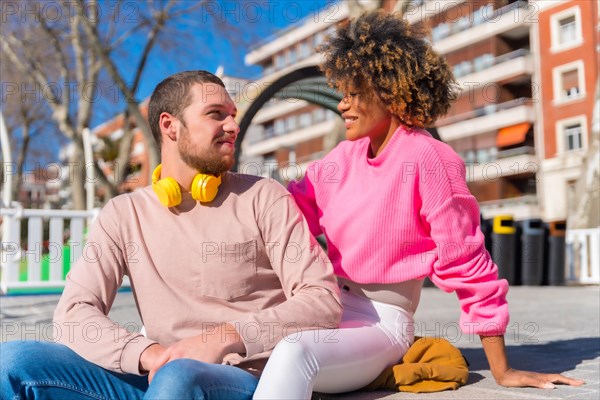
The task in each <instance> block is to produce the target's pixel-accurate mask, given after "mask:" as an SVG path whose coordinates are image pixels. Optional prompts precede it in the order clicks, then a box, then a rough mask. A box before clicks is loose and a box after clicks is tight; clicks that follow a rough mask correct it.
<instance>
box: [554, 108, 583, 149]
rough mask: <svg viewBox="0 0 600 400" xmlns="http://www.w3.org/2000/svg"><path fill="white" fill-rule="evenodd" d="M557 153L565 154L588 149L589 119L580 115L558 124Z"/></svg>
mask: <svg viewBox="0 0 600 400" xmlns="http://www.w3.org/2000/svg"><path fill="white" fill-rule="evenodd" d="M556 133H557V149H556V150H557V153H558V154H563V153H567V152H569V151H575V150H580V149H585V148H587V118H586V116H585V115H580V116H577V117H574V118H569V119H564V120H561V121H558V122H557V124H556Z"/></svg>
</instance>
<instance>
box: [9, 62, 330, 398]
mask: <svg viewBox="0 0 600 400" xmlns="http://www.w3.org/2000/svg"><path fill="white" fill-rule="evenodd" d="M235 115H236V108H235V105H234V103H233V101H232V100H231V98H230V97H229V95H228V94H227V92H226V91H225V87H224V85H223V83H222V81H221V80H220V79H219V78H217V77H216V76H214V75H212V74H210V73H208V72H204V71H188V72H182V73H178V74H175V75H173V76H170V77H168V78H167V79H165V80H164V81H163V82H161V83H160V84H159V85H158V86H157V87H156V89H155V91H154V93H153V94H152V97H151V99H150V105H149V115H148V119H149V123H150V126H151V129H152V132H153V135H154V137H155V139H156V140H157V141H158V143H159V144H160V146H161V158H162V165H161V168H158V169H157V170H156V171H155V174H154V178H153V185H152V187H146V188H144V189H142V190H139V191H136V192H134V193H131V194H127V195H122V196H118V197H116V198H114V199H113V200H112V201H110V202H109V203H108V204H107V205H106V206H105V207H104V209H103V210H102V212H101V213H100V215H99V217H98V220H97V221H96V223H95V225H94V227H93V229H92V230H91V232H90V235H89V238H88V244H87V248H86V250H85V251H84V254H86V256H85V257H82V258H81V259H79V260H78V262H77V263H76V265H75V266H74V268H73V270H72V271H71V272H70V274H69V276H68V278H67V283H66V286H65V290H64V292H63V295H62V297H61V299H60V302H59V304H58V306H57V309H56V311H55V315H54V323H55V337H56V341H57V342H58V343H38V342H20V343H17V342H9V343H4V344H2V349H1V357H2V358H1V371H2V373H1V376H0V379H1V381H0V384H1V385H2V386H1V390H2V398H3V399H4V398H6V399H9V398H33V397H35V398H39V397H44V398H69V399H71V398H90V397H93V398H110V399H134V398H149V399H150V398H152V399H154V398H158V399H188V398H194V399H196V398H202V399H204V398H211V399H212V398H227V399H235V398H240V399H242V398H251V397H252V394H253V393H254V390H255V388H256V384H257V375H259V373H260V370H261V368H262V367H263V365H264V364H265V362H266V359H267V357H268V354H269V352H270V351H271V350H272V348H273V347H274V346H275V344H276V343H277V342H278V341H279V340H280V339H282V338H283V337H285V336H286V335H290V334H293V333H295V332H298V335H301V334H302V332H301V331H302V330H306V329H314V328H319V327H332V326H334V327H335V326H337V324H338V322H339V318H340V313H341V306H340V302H339V298H338V290H337V286H336V283H335V279H334V277H333V272H332V268H331V265H330V264H329V263H327V262H326V258H325V256H324V255H323V253H322V252H321V250H320V248H319V246H318V245H317V244H316V242H315V240H314V238H313V237H312V236H311V235H310V232H309V229H308V226H307V224H306V222H305V221H304V219H303V218H302V216H301V214H300V212H299V210H298V209H297V207H296V205H295V203H294V201H293V199H292V198H291V197H290V195H289V194H288V193H287V191H285V189H283V188H282V187H281V186H280V185H279V184H277V183H274V182H270V181H268V180H265V179H261V178H257V177H250V176H245V175H238V174H234V173H230V172H227V171H228V169H229V168H230V167H231V166H232V165H233V162H234V148H235V140H236V137H237V134H238V132H239V127H238V125H237V124H236V122H235V120H234V118H235ZM190 192H191V193H190ZM213 197H214V198H213ZM125 275H127V276H128V277H129V279H130V282H131V287H132V290H133V295H134V297H135V300H136V305H137V308H138V311H139V313H140V316H141V319H142V321H143V323H144V328H145V331H146V336H142V335H141V334H140V333H138V332H133V333H132V332H129V331H127V330H125V329H123V328H121V327H118V326H117V325H116V324H114V323H113V322H112V321H111V320H110V319H109V318H108V317H107V314H108V312H109V310H110V308H111V305H112V303H113V300H114V298H115V294H116V291H117V289H118V287H119V286H120V284H121V282H122V279H123V276H125ZM147 373H148V376H147V377H146V376H144V375H145V374H147ZM19 396H20V397H19Z"/></svg>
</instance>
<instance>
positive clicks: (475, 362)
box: [460, 337, 600, 383]
mask: <svg viewBox="0 0 600 400" xmlns="http://www.w3.org/2000/svg"><path fill="white" fill-rule="evenodd" d="M460 351H461V352H462V353H463V355H464V356H465V358H466V359H467V360H468V361H469V364H470V366H469V369H470V370H471V371H479V370H486V369H488V368H489V367H488V363H487V360H486V358H485V354H484V352H483V349H481V348H476V349H473V348H469V349H460ZM506 353H507V355H508V360H509V362H510V365H511V366H512V367H513V368H516V369H526V370H532V371H537V372H547V373H562V372H564V371H571V370H574V369H575V367H577V365H579V364H581V363H582V362H583V361H585V360H594V359H596V358H597V357H599V356H600V338H597V337H590V338H577V339H568V340H557V341H553V342H548V343H542V344H521V345H517V346H507V347H506ZM469 383H471V382H469Z"/></svg>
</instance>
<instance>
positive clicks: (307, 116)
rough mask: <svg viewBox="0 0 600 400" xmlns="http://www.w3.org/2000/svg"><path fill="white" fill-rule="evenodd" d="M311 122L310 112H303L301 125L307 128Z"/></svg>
mask: <svg viewBox="0 0 600 400" xmlns="http://www.w3.org/2000/svg"><path fill="white" fill-rule="evenodd" d="M310 124H311V117H310V113H302V114H300V127H301V128H306V127H308V126H310Z"/></svg>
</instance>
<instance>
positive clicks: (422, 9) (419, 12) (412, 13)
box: [404, 0, 465, 24]
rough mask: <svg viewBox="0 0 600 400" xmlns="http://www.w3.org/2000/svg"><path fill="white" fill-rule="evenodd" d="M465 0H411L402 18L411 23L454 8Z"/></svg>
mask: <svg viewBox="0 0 600 400" xmlns="http://www.w3.org/2000/svg"><path fill="white" fill-rule="evenodd" d="M464 1H465V0H454V1H452V2H442V1H435V0H434V1H432V0H413V1H411V2H410V4H409V5H408V8H407V9H406V12H405V13H404V18H406V20H407V21H408V22H410V23H411V24H416V23H417V22H419V21H422V20H425V19H427V18H431V17H434V16H436V15H438V14H440V13H442V12H446V11H448V10H449V9H451V8H454V7H455V6H456V5H458V4H460V3H464Z"/></svg>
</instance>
